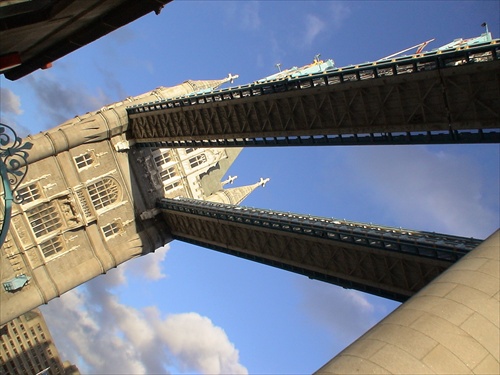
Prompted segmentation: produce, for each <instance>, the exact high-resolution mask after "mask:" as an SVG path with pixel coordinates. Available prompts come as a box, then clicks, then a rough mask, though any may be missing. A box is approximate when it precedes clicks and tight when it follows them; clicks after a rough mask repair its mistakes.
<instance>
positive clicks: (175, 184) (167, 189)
mask: <svg viewBox="0 0 500 375" xmlns="http://www.w3.org/2000/svg"><path fill="white" fill-rule="evenodd" d="M181 187H182V184H181V182H180V181H179V180H178V181H174V182H172V183H171V184H168V185H165V186H164V188H163V189H164V191H165V193H170V192H171V191H173V190H176V189H179V188H181Z"/></svg>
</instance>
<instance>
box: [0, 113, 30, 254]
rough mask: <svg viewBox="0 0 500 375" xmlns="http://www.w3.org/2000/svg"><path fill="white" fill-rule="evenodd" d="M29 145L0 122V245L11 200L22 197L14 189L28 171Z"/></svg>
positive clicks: (8, 218)
mask: <svg viewBox="0 0 500 375" xmlns="http://www.w3.org/2000/svg"><path fill="white" fill-rule="evenodd" d="M31 147H33V144H32V143H30V142H25V143H22V139H21V138H20V137H18V136H17V134H16V132H15V131H14V129H12V128H11V127H10V126H7V125H5V124H2V123H0V177H1V178H2V186H3V200H4V212H3V213H2V214H3V217H2V218H0V219H1V229H0V247H1V246H2V245H3V243H4V241H5V237H6V236H7V232H8V231H9V227H10V215H11V211H12V202H14V203H21V202H22V197H20V196H19V195H18V194H16V193H15V190H16V188H17V187H18V186H19V185H20V184H21V182H22V181H23V179H24V176H25V175H26V173H27V171H28V164H27V162H26V160H27V158H28V152H27V150H30V149H31Z"/></svg>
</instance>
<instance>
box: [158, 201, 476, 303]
mask: <svg viewBox="0 0 500 375" xmlns="http://www.w3.org/2000/svg"><path fill="white" fill-rule="evenodd" d="M158 207H159V208H160V209H161V210H162V215H163V219H164V220H165V221H166V223H167V225H168V227H169V228H170V231H171V234H172V237H173V238H174V239H177V240H181V241H185V242H189V243H192V244H196V245H200V246H203V247H206V248H211V249H214V250H217V251H220V252H223V253H227V254H230V255H234V256H238V257H241V258H245V259H249V260H253V261H256V262H260V263H263V264H267V265H270V266H273V267H277V268H281V269H285V270H288V271H292V272H295V273H299V274H303V275H306V276H308V277H310V278H314V279H318V280H322V281H326V282H329V283H332V284H336V285H340V286H342V287H345V288H352V289H357V290H360V291H363V292H367V293H371V294H375V295H378V296H381V297H385V298H390V299H393V300H397V301H401V302H403V301H405V300H406V299H408V298H409V297H411V296H412V295H414V294H415V293H416V292H418V291H419V290H420V289H421V288H423V287H424V286H425V285H427V284H428V283H429V282H430V281H431V280H432V279H434V278H435V277H436V276H438V275H439V274H441V273H442V272H443V271H444V270H445V269H447V268H448V267H449V266H450V265H452V264H453V263H455V262H456V261H457V260H458V259H459V258H461V257H462V256H463V255H465V254H466V253H468V252H469V251H470V250H471V249H473V248H475V247H476V246H478V245H479V244H480V243H481V241H480V240H473V239H467V238H462V237H455V236H447V235H441V234H435V233H429V232H417V231H409V230H402V229H399V228H390V227H381V226H376V225H371V224H361V223H354V222H348V221H344V220H336V219H328V218H318V217H312V216H302V215H296V214H290V213H282V212H276V211H270V210H262V209H255V208H249V207H242V206H234V205H227V204H215V203H210V202H205V201H197V200H193V199H187V198H180V199H163V200H161V201H160V202H159V203H158Z"/></svg>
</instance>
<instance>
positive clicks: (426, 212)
mask: <svg viewBox="0 0 500 375" xmlns="http://www.w3.org/2000/svg"><path fill="white" fill-rule="evenodd" d="M491 162H493V163H496V165H498V160H496V161H495V160H492V161H491ZM477 163H478V161H474V160H473V158H471V157H468V156H467V155H463V154H459V153H455V152H451V151H438V152H436V151H434V152H433V151H432V149H431V148H427V147H390V148H389V147H380V148H359V149H357V150H356V153H355V155H354V157H351V158H349V159H348V161H347V164H348V169H349V170H351V173H352V175H351V176H350V177H349V178H354V179H353V180H351V181H352V183H354V184H358V183H359V184H364V186H367V187H368V188H369V190H370V191H371V193H372V195H373V196H372V198H375V201H376V202H379V203H378V204H379V205H380V206H381V207H383V209H384V210H385V211H386V213H387V214H388V215H390V216H391V217H392V218H393V219H394V221H395V222H399V223H406V224H405V226H407V227H410V228H412V229H423V230H435V231H438V232H443V233H449V234H457V235H462V236H475V237H486V236H487V235H488V234H491V232H492V231H493V230H495V229H496V227H497V226H498V222H499V216H498V211H497V210H498V199H497V202H496V203H494V205H493V206H489V203H491V202H486V201H485V200H484V199H483V194H484V191H485V189H487V188H489V187H486V186H484V178H483V176H482V175H481V172H480V166H479V165H478V164H477ZM492 180H493V183H494V184H496V185H497V186H498V181H496V182H495V181H494V178H493V179H492ZM380 224H383V223H380ZM431 228H432V229H431Z"/></svg>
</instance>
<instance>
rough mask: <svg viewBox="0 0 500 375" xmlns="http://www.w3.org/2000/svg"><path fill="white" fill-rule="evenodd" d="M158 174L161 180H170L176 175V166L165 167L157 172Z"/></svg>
mask: <svg viewBox="0 0 500 375" xmlns="http://www.w3.org/2000/svg"><path fill="white" fill-rule="evenodd" d="M159 174H160V179H161V180H162V181H168V180H171V179H172V178H174V177H176V176H177V175H178V173H177V168H176V167H175V166H172V167H169V168H167V169H164V170H161V171H160V172H159Z"/></svg>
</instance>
